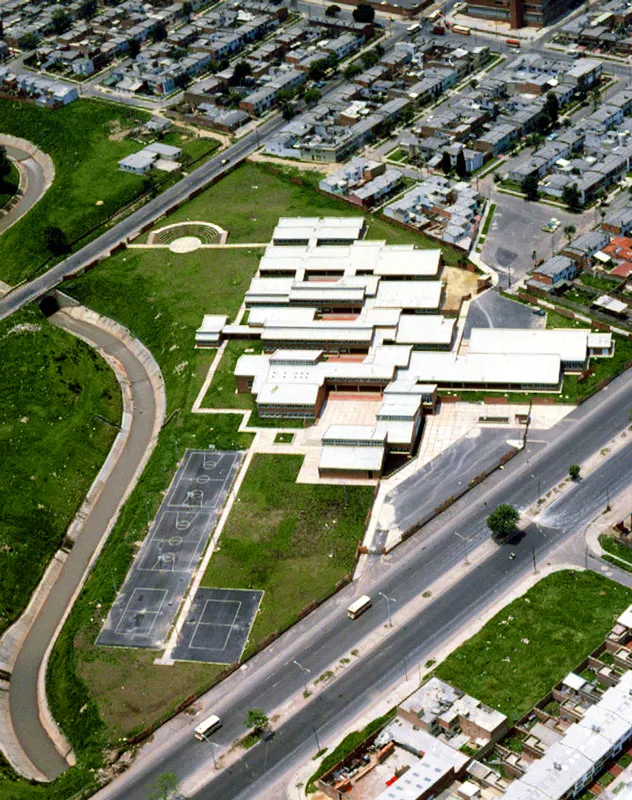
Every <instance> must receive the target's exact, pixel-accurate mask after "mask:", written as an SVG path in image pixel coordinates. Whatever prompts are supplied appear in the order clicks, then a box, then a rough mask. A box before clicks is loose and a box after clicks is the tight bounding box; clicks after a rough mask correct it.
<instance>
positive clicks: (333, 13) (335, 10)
mask: <svg viewBox="0 0 632 800" xmlns="http://www.w3.org/2000/svg"><path fill="white" fill-rule="evenodd" d="M325 14H326V15H327V16H328V17H337V16H338V14H340V6H337V5H336V4H335V3H333V4H332V5H330V6H327V8H326V9H325Z"/></svg>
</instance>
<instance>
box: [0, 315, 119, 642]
mask: <svg viewBox="0 0 632 800" xmlns="http://www.w3.org/2000/svg"><path fill="white" fill-rule="evenodd" d="M0 364H2V380H1V381H0V450H1V452H2V457H1V458H0V508H2V515H1V517H0V551H2V552H3V557H2V558H0V632H2V631H3V630H4V629H5V628H6V627H7V626H8V625H9V624H11V622H13V621H14V620H15V619H16V617H17V616H18V615H19V614H20V612H21V611H22V609H23V608H24V607H25V605H26V603H27V602H28V599H29V597H30V595H31V592H32V591H33V589H34V588H35V586H36V584H37V582H38V581H39V579H40V577H41V575H42V572H43V571H44V569H45V568H46V566H47V565H48V563H49V561H50V559H51V557H52V555H53V553H54V552H55V551H56V550H57V549H58V548H59V546H60V544H61V541H62V539H63V536H64V534H65V532H66V529H67V527H68V525H69V524H70V522H71V520H72V518H73V516H74V514H75V512H76V511H77V509H78V508H79V506H80V505H81V502H82V501H83V499H84V497H85V495H86V493H87V491H88V489H89V487H90V484H91V483H92V481H93V480H94V478H95V476H96V474H97V472H98V471H99V469H100V467H101V465H102V464H103V462H104V460H105V457H106V455H107V452H108V450H109V448H110V446H111V444H112V442H113V441H114V438H115V436H116V429H115V428H114V427H112V426H110V425H107V424H106V423H104V422H102V421H101V420H99V419H98V418H97V416H96V415H97V414H98V415H101V416H102V417H104V418H106V419H108V420H111V421H112V422H113V423H119V422H120V419H121V394H120V390H119V387H118V384H117V382H116V378H115V376H114V373H113V372H112V371H111V369H110V368H109V366H108V365H107V364H106V363H105V361H103V360H102V359H101V358H99V357H98V356H97V355H96V353H95V352H94V350H92V349H91V348H89V347H88V346H87V345H86V344H84V343H83V342H82V341H80V340H78V339H75V338H74V337H73V336H71V335H70V334H68V333H66V332H65V331H62V330H60V329H59V328H56V327H55V326H54V325H52V324H50V323H49V322H47V321H46V320H45V319H44V318H43V317H42V316H41V314H39V312H38V311H37V310H36V309H33V308H28V309H25V310H23V311H20V312H18V313H16V314H14V315H13V316H11V317H10V318H9V319H7V320H4V321H3V322H0Z"/></svg>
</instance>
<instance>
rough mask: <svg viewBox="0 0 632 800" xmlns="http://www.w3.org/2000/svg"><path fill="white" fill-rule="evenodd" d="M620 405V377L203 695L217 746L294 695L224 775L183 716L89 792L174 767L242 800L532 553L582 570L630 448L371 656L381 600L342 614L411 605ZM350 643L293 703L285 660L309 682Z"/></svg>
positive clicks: (127, 785) (552, 477) (376, 692)
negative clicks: (285, 714)
mask: <svg viewBox="0 0 632 800" xmlns="http://www.w3.org/2000/svg"><path fill="white" fill-rule="evenodd" d="M630 408H632V376H631V375H630V374H629V373H628V374H624V375H623V376H621V377H620V378H619V379H617V381H615V382H614V383H613V384H611V386H610V387H608V389H607V390H606V391H605V392H602V393H601V394H599V395H597V396H596V397H594V398H592V399H591V400H590V401H588V402H587V403H585V404H584V405H583V406H581V407H580V408H578V409H577V410H575V411H573V412H572V413H571V414H570V415H569V416H568V417H566V418H565V419H564V420H563V421H562V422H561V423H559V424H558V425H557V426H555V428H553V429H552V430H550V431H546V432H544V431H536V432H532V433H531V439H532V441H531V442H530V443H529V444H528V445H527V447H526V449H525V450H524V451H523V452H522V453H521V454H520V455H519V456H517V457H516V458H515V459H514V460H513V461H512V462H510V463H509V464H508V465H507V467H506V468H505V469H504V470H503V471H502V472H498V473H496V474H495V475H494V476H493V477H492V478H491V479H489V480H488V481H487V482H486V483H485V484H483V485H482V486H481V487H479V488H477V489H476V490H474V491H473V492H471V493H470V494H469V495H467V496H466V497H465V498H464V499H463V500H462V501H460V502H459V503H457V504H456V505H455V506H454V507H453V508H452V509H451V510H450V511H449V512H446V513H445V514H443V515H442V516H441V517H439V518H438V519H436V520H435V521H434V522H432V523H431V524H429V525H428V526H426V528H425V529H424V530H423V531H422V532H421V533H419V534H417V536H415V537H413V538H412V539H411V540H409V541H408V542H407V543H406V544H404V545H402V546H401V547H400V548H399V549H398V550H396V551H395V552H394V553H393V554H392V556H389V557H388V558H386V559H375V561H374V562H372V565H371V567H370V569H368V570H367V571H366V572H365V574H364V575H363V577H362V579H361V581H360V582H359V584H356V585H353V586H351V587H348V588H347V589H346V590H345V591H344V592H342V593H341V594H340V595H338V596H336V597H334V598H333V599H332V600H331V601H329V602H328V603H326V604H325V605H324V606H323V607H321V608H320V609H319V610H318V611H317V612H315V613H314V614H312V615H310V617H309V619H308V620H305V621H304V622H302V623H300V624H299V625H298V626H296V627H295V628H294V629H293V630H292V631H290V632H288V634H287V635H284V636H283V637H282V638H281V639H280V640H278V642H277V643H276V644H274V645H273V646H272V647H271V648H269V649H268V650H267V651H266V652H265V653H263V654H261V655H260V656H258V657H256V658H255V659H253V661H252V662H251V663H250V664H249V665H248V666H247V668H245V669H242V670H240V671H239V672H237V673H235V674H234V675H233V676H231V677H230V678H229V679H227V680H226V681H224V682H223V683H222V684H221V685H220V686H219V687H217V688H215V689H213V690H212V691H211V692H209V693H208V695H207V696H206V697H205V698H204V709H205V712H206V711H210V710H211V709H212V710H213V711H214V712H216V713H219V714H220V715H221V716H222V718H223V720H224V726H223V728H222V729H221V730H220V731H219V732H218V733H217V734H216V735H215V736H214V737H213V738H214V742H215V743H216V744H218V745H220V746H221V747H222V748H224V749H225V748H228V747H229V746H230V745H231V744H232V742H233V741H234V740H235V739H237V738H238V737H240V736H241V735H243V733H244V728H243V720H244V719H245V717H246V713H247V711H248V709H249V708H252V707H263V708H264V709H266V711H268V712H271V711H273V710H274V709H277V708H279V707H281V706H284V705H285V704H286V703H288V702H290V701H291V700H292V698H294V699H295V700H296V699H298V700H299V703H301V705H300V706H299V710H298V711H297V713H295V714H294V715H293V716H291V717H290V718H289V719H288V721H287V722H285V723H284V724H283V725H281V727H280V728H279V729H278V730H277V732H276V735H275V737H274V738H273V739H272V741H270V742H269V743H267V744H265V745H264V744H262V745H259V746H258V747H256V748H255V749H254V750H253V751H251V752H248V753H245V754H244V755H243V756H241V757H240V758H239V760H238V761H237V762H236V763H234V764H233V765H232V767H231V768H230V769H226V770H224V771H220V772H218V773H217V774H216V773H214V771H213V769H212V754H211V753H210V748H205V747H204V746H202V745H199V744H195V743H194V741H193V738H192V732H191V728H192V724H191V720H190V719H189V718H187V717H186V716H182V717H181V718H180V719H177V720H174V721H173V723H171V724H170V727H169V728H168V730H167V731H166V732H165V734H164V735H163V736H161V737H160V738H159V740H158V741H157V742H156V743H152V744H149V745H148V746H147V747H146V748H145V751H144V752H142V753H141V755H140V756H139V758H138V760H137V761H136V763H135V764H134V765H133V766H132V768H131V769H130V771H129V772H128V773H126V774H125V775H123V776H121V777H120V778H118V779H117V780H116V781H115V782H114V783H112V784H111V785H110V786H108V787H107V788H105V789H104V790H102V792H101V793H100V795H99V796H100V797H101V798H103V799H104V800H105V798H108V799H111V798H126V800H128V799H129V800H137V799H138V800H140V799H141V798H144V797H145V796H146V792H147V786H148V785H149V784H150V783H151V782H152V781H154V780H155V779H156V777H157V776H158V775H159V774H160V773H163V772H171V771H173V772H175V773H176V774H177V775H178V776H179V778H180V780H181V781H182V782H183V783H184V784H185V785H186V784H187V782H189V783H190V784H194V783H195V784H198V783H199V782H200V781H205V780H206V781H208V786H205V787H203V788H200V789H199V791H198V792H197V794H196V795H195V796H197V797H200V798H209V800H210V799H211V798H213V799H215V798H219V797H221V798H222V800H237V799H238V798H239V800H242V798H243V800H245V798H248V800H252V798H254V797H256V796H257V794H258V792H259V791H260V790H263V787H265V786H269V785H270V783H271V782H272V781H273V780H274V779H275V777H276V776H278V774H279V773H280V772H283V771H284V770H287V769H288V768H289V766H290V765H291V762H292V759H293V758H294V757H295V756H298V755H300V754H301V753H303V752H309V750H310V748H313V744H312V743H313V738H314V734H313V728H315V729H316V730H317V731H319V732H320V733H321V736H325V735H326V734H327V730H328V728H329V726H331V725H333V724H334V723H335V722H336V720H337V719H338V718H340V717H341V716H343V717H344V715H351V714H353V713H354V712H357V711H358V710H359V709H360V708H361V707H362V706H364V705H366V704H370V702H372V701H373V702H374V701H375V698H377V697H379V696H380V691H381V689H382V688H384V687H386V686H387V685H390V683H391V682H392V681H393V679H394V677H395V676H397V675H401V674H402V671H403V669H404V668H405V665H406V664H414V663H415V662H416V661H417V660H418V659H419V658H420V657H425V654H426V653H429V654H432V652H433V651H435V650H436V649H437V648H438V646H439V645H440V644H441V643H442V641H445V640H446V639H447V638H448V637H449V636H451V635H452V634H453V633H454V631H455V629H456V628H458V627H459V626H461V625H465V624H467V623H468V621H469V620H471V619H472V618H473V617H474V616H477V615H478V614H480V613H481V612H482V611H483V609H484V607H485V605H486V604H487V603H489V602H490V601H492V600H493V599H494V598H496V597H498V596H501V595H503V594H505V593H506V592H507V591H508V590H509V589H511V587H512V586H514V585H515V584H516V583H517V582H518V581H519V580H520V579H521V578H522V577H523V576H524V574H525V572H526V571H528V570H529V569H531V568H532V559H533V557H534V554H535V557H536V559H537V560H538V561H540V562H541V561H543V560H544V558H545V556H546V555H547V554H549V553H550V552H551V551H552V549H553V548H555V547H556V546H557V545H559V544H560V543H561V542H563V541H564V540H569V541H571V542H572V541H574V540H576V542H577V547H576V553H577V561H581V563H582V564H583V559H584V546H583V540H582V538H581V534H582V531H583V529H584V527H585V526H586V525H587V524H588V523H589V522H590V521H591V520H592V519H593V518H594V517H595V516H597V515H598V514H599V513H600V511H602V510H603V508H604V507H605V505H606V503H607V500H606V492H607V491H609V492H610V496H615V495H616V494H617V493H619V492H621V491H623V490H624V489H626V487H627V486H628V485H629V483H630V481H631V480H632V442H631V443H630V444H628V445H626V446H625V447H624V448H622V449H621V450H620V451H618V452H617V453H616V454H615V455H614V456H612V458H611V459H609V460H605V461H604V463H603V465H602V466H601V467H600V468H599V469H598V470H597V471H595V472H593V473H592V474H591V475H590V476H589V477H587V478H586V479H585V480H583V481H581V482H580V483H579V484H578V485H577V486H576V487H575V488H573V489H572V490H571V491H570V492H569V493H568V494H567V495H565V496H564V497H563V499H562V500H561V501H559V505H558V506H556V507H553V508H551V509H550V510H549V511H548V512H547V515H546V517H545V518H544V519H543V520H542V521H540V522H539V524H538V525H537V526H536V525H534V524H527V525H526V535H525V537H524V539H523V540H522V541H521V542H520V543H519V544H517V545H516V546H515V548H512V549H515V552H516V554H517V557H516V558H515V559H513V560H509V559H508V552H507V550H506V549H505V548H498V549H495V550H493V551H492V554H491V555H490V557H489V558H487V559H486V560H485V561H484V562H483V563H481V564H479V565H478V566H477V567H473V568H472V569H471V571H470V572H468V573H467V575H466V576H465V577H463V578H462V579H461V580H459V581H458V582H457V583H456V584H455V585H454V586H453V587H452V588H449V589H447V590H446V592H445V593H444V594H443V595H442V596H441V597H439V598H438V599H437V600H436V601H435V602H431V603H429V604H428V605H427V606H426V607H425V608H424V609H423V610H420V612H419V613H415V614H414V615H413V617H412V619H411V621H410V622H409V623H408V624H407V625H406V627H405V628H404V629H401V630H400V629H395V630H394V632H393V634H392V636H390V637H389V638H388V639H386V640H385V641H384V642H382V643H380V644H378V646H376V647H375V648H374V649H373V650H367V649H366V648H365V647H363V646H362V644H361V643H362V640H363V639H364V638H365V637H366V636H367V635H369V634H370V632H371V630H373V629H374V628H375V627H380V626H382V625H383V624H384V623H385V622H386V619H387V617H386V614H387V609H386V607H385V605H384V604H383V603H381V602H378V603H376V604H375V605H374V608H373V609H372V610H371V611H370V612H369V613H367V614H365V615H364V616H363V617H361V618H360V619H359V620H357V621H356V622H354V623H353V624H350V622H349V621H348V620H347V619H346V616H345V612H344V610H345V608H346V606H347V604H348V602H349V601H350V598H351V597H353V596H357V595H358V594H359V593H362V592H368V593H370V594H371V595H373V596H374V597H376V598H377V597H378V594H377V593H378V592H383V593H384V594H386V595H388V596H390V597H393V598H395V599H396V600H397V607H398V608H402V607H404V608H405V607H406V606H407V605H409V604H414V603H415V602H416V601H418V598H419V597H420V595H421V593H422V592H423V591H424V588H425V587H428V586H429V585H431V584H432V583H434V582H435V581H437V580H440V579H441V576H443V575H445V574H446V573H447V572H448V571H449V570H450V569H451V568H452V567H454V566H455V565H456V564H457V563H458V562H459V561H460V560H461V559H462V557H463V550H462V548H461V545H460V544H457V543H456V541H457V540H456V539H455V537H454V531H455V530H456V531H459V532H461V533H462V534H464V535H466V536H467V537H468V538H469V540H470V542H471V546H472V547H475V546H476V545H477V544H479V543H481V542H484V541H485V540H487V539H488V531H487V529H486V525H485V519H486V516H487V514H488V513H489V510H490V509H491V508H493V507H495V506H496V505H497V504H498V503H501V502H512V503H514V504H515V505H516V506H517V507H519V508H521V509H526V508H528V507H530V506H531V505H532V504H533V503H534V502H535V500H536V499H537V496H538V491H541V492H542V494H544V493H545V492H547V491H548V490H549V489H550V488H551V487H552V486H554V485H556V484H557V483H558V482H559V481H560V480H562V479H563V478H564V477H565V476H566V474H567V471H568V466H569V464H570V463H571V462H582V461H583V460H585V459H586V458H587V457H588V456H589V455H591V454H592V453H595V452H598V451H599V450H600V449H601V448H602V447H603V446H604V445H605V444H606V443H607V442H608V441H610V439H611V438H612V437H613V436H614V435H615V434H617V433H618V432H619V431H621V430H623V429H624V428H625V427H626V426H627V425H628V424H629V413H630ZM547 522H548V524H546V523H547ZM355 647H358V648H360V649H361V654H360V658H359V659H358V660H357V661H356V662H355V663H354V665H353V666H351V667H349V668H347V669H346V670H345V671H344V673H343V674H342V675H341V677H340V678H338V679H337V680H336V681H335V682H333V683H332V684H331V686H330V687H329V688H328V689H326V690H325V691H323V692H321V693H319V694H318V695H317V698H316V699H314V700H312V701H311V702H309V701H307V702H306V701H301V696H302V690H303V674H302V672H301V671H300V670H299V669H297V667H296V665H295V663H294V660H296V661H298V662H299V663H300V664H301V665H304V666H305V667H307V668H308V669H310V670H311V673H312V675H313V676H318V675H319V674H321V673H322V672H323V671H325V670H326V669H328V668H330V666H331V665H332V664H335V663H336V662H337V661H339V659H340V658H342V657H344V656H348V654H349V653H350V651H351V650H352V649H353V648H355ZM312 726H313V727H312ZM216 755H217V754H216Z"/></svg>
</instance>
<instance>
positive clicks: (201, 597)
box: [171, 588, 263, 664]
mask: <svg viewBox="0 0 632 800" xmlns="http://www.w3.org/2000/svg"><path fill="white" fill-rule="evenodd" d="M262 597H263V592H260V591H253V590H250V589H203V588H200V589H198V591H197V594H196V595H195V599H194V600H193V603H192V605H191V610H190V612H189V615H188V616H187V618H186V622H185V623H184V626H183V628H182V631H181V632H180V635H179V637H178V643H177V645H176V647H175V648H174V650H173V652H172V654H171V655H172V658H175V659H177V660H178V661H206V662H208V663H210V664H232V663H233V662H235V661H239V659H240V658H241V654H242V652H243V650H244V647H245V646H246V642H247V641H248V636H249V634H250V628H251V627H252V623H253V622H254V619H255V616H256V615H257V611H258V610H259V603H260V602H261V598H262Z"/></svg>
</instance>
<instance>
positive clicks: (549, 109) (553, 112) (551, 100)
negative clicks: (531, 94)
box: [544, 92, 560, 125]
mask: <svg viewBox="0 0 632 800" xmlns="http://www.w3.org/2000/svg"><path fill="white" fill-rule="evenodd" d="M544 110H545V111H546V115H547V117H548V119H549V125H555V123H556V122H557V119H558V117H559V114H560V104H559V101H558V99H557V95H556V94H554V93H553V92H547V94H546V97H545V99H544Z"/></svg>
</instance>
